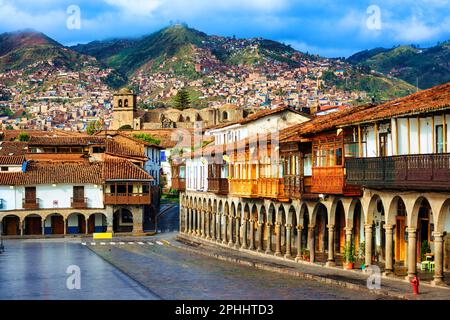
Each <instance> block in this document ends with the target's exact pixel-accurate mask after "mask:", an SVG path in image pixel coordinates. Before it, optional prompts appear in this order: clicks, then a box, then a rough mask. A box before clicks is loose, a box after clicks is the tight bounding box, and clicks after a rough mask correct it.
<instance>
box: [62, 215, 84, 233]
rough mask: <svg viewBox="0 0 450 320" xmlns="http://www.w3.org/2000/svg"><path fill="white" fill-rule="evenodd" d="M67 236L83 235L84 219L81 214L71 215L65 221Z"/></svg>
mask: <svg viewBox="0 0 450 320" xmlns="http://www.w3.org/2000/svg"><path fill="white" fill-rule="evenodd" d="M66 233H67V234H85V233H86V218H85V217H84V215H83V214H81V213H71V214H70V215H69V216H68V217H67V220H66Z"/></svg>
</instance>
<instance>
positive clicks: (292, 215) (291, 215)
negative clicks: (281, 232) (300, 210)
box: [286, 205, 297, 226]
mask: <svg viewBox="0 0 450 320" xmlns="http://www.w3.org/2000/svg"><path fill="white" fill-rule="evenodd" d="M294 221H295V222H296V221H297V212H296V210H295V207H294V206H292V205H291V206H290V207H289V210H288V214H287V221H286V222H287V223H288V224H290V225H292V226H294Z"/></svg>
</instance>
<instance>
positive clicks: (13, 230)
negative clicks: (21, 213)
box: [2, 215, 20, 236]
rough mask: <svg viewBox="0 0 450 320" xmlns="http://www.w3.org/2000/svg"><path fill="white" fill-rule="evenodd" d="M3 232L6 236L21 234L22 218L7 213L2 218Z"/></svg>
mask: <svg viewBox="0 0 450 320" xmlns="http://www.w3.org/2000/svg"><path fill="white" fill-rule="evenodd" d="M2 228H3V229H2V234H3V235H5V236H18V235H20V218H19V217H18V216H15V215H7V216H5V217H4V218H3V220H2Z"/></svg>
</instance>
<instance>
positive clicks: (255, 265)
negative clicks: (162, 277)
mask: <svg viewBox="0 0 450 320" xmlns="http://www.w3.org/2000/svg"><path fill="white" fill-rule="evenodd" d="M180 240H184V241H185V242H190V243H197V244H200V245H203V244H207V245H209V246H211V247H212V246H213V244H209V243H208V242H206V241H203V240H201V239H192V238H190V237H187V236H185V235H177V241H179V242H182V241H180ZM182 249H183V250H187V251H189V252H194V253H198V254H201V255H204V256H208V257H212V258H216V259H218V260H221V261H227V262H232V263H236V264H240V265H245V266H249V267H253V268H256V269H261V270H265V271H272V272H278V273H282V274H287V275H291V276H295V277H299V278H302V279H306V280H314V281H319V282H323V283H326V284H332V285H337V286H340V287H344V288H347V289H353V290H359V291H365V292H370V293H372V294H376V295H380V296H387V297H393V298H397V299H402V300H409V299H410V298H409V297H408V296H407V295H404V294H400V293H395V292H392V291H388V290H384V289H380V290H375V289H374V290H370V289H368V288H367V287H365V286H362V285H359V284H354V283H350V282H347V281H340V280H335V279H330V278H327V277H324V276H318V275H314V274H311V273H306V272H301V271H294V270H289V269H287V268H289V266H286V268H282V267H273V266H269V265H267V264H264V263H260V262H252V261H249V260H246V258H245V257H243V258H242V259H240V258H233V257H229V256H226V255H224V254H220V253H213V252H209V251H205V250H196V249H192V248H188V247H183V248H182Z"/></svg>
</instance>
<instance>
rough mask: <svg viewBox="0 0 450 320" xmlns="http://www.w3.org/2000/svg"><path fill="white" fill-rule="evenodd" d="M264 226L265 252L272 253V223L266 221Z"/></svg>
mask: <svg viewBox="0 0 450 320" xmlns="http://www.w3.org/2000/svg"><path fill="white" fill-rule="evenodd" d="M266 227H267V247H266V254H272V223H270V222H266Z"/></svg>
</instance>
